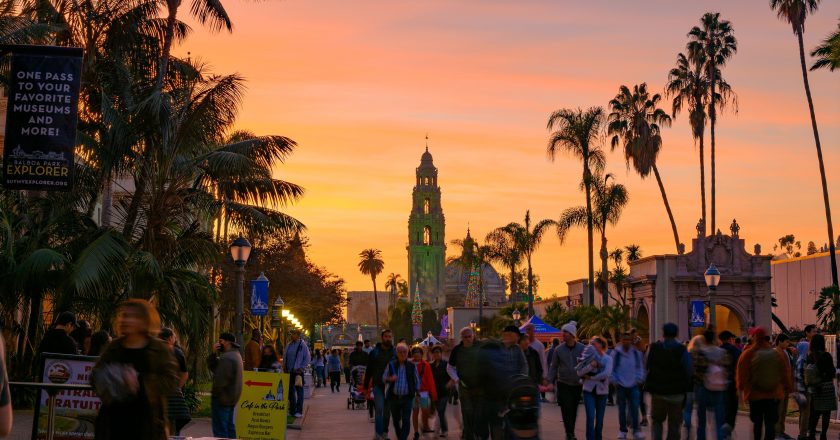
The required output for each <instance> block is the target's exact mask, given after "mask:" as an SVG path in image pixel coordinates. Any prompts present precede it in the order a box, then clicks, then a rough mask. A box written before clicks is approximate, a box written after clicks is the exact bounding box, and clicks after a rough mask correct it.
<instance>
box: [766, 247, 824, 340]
mask: <svg viewBox="0 0 840 440" xmlns="http://www.w3.org/2000/svg"><path fill="white" fill-rule="evenodd" d="M770 271H771V273H772V274H773V280H772V281H771V282H770V286H771V287H770V288H771V290H772V292H773V294H774V295H775V297H776V304H777V307H776V308H774V309H773V312H774V313H775V314H776V316H778V317H779V319H780V320H781V321H782V323H783V324H784V325H785V326H786V327H788V328H791V327H797V328H800V329H802V328H804V327H805V326H806V325H808V324H814V323H816V322H817V312H816V311H814V302H816V301H817V299H818V298H819V297H820V291H821V290H822V289H823V288H824V287H826V286H830V285H831V258H830V255H829V253H828V252H820V253H816V254H813V255H808V256H805V257H799V258H788V259H784V260H776V261H773V262H772V263H771V266H770Z"/></svg>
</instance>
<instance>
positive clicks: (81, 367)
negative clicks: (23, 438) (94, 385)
mask: <svg viewBox="0 0 840 440" xmlns="http://www.w3.org/2000/svg"><path fill="white" fill-rule="evenodd" d="M96 359H97V358H96V357H94V356H79V355H67V354H58V353H44V354H43V368H42V370H41V382H44V383H58V384H79V385H88V384H90V373H91V371H92V370H93V366H94V364H95V363H96ZM40 394H41V395H40V398H39V399H38V402H37V404H36V407H35V418H34V422H33V429H32V431H33V432H32V438H33V439H45V438H47V392H46V391H44V390H42V391H41V393H40ZM100 405H102V401H101V400H99V396H97V395H96V392H95V391H93V390H63V391H60V392H59V393H58V395H57V397H56V401H55V436H54V437H53V438H54V439H55V440H70V439H74V440H78V439H92V438H94V430H93V428H94V422H95V421H96V415H97V414H98V413H99V407H100Z"/></svg>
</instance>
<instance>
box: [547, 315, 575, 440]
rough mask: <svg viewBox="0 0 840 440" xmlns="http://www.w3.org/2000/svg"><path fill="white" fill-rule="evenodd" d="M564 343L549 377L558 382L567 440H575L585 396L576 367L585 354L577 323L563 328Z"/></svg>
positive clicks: (557, 391)
mask: <svg viewBox="0 0 840 440" xmlns="http://www.w3.org/2000/svg"><path fill="white" fill-rule="evenodd" d="M560 330H561V331H562V337H563V343H562V344H560V345H558V346H557V348H555V349H554V355H553V357H552V359H551V366H550V367H549V372H548V377H549V378H551V380H555V381H556V382H557V386H556V388H555V391H554V394H555V395H556V396H557V405H559V406H560V411H561V412H562V414H563V426H564V428H565V430H566V440H574V439H575V422H576V421H577V412H578V406H579V405H580V398H581V396H582V395H583V385H581V383H580V377H578V375H577V370H575V365H577V359H578V358H579V357H580V355H581V354H582V353H583V344H581V343H580V342H578V341H577V323H576V322H575V321H569V322H568V323H567V324H566V325H564V326H563V327H561V329H560Z"/></svg>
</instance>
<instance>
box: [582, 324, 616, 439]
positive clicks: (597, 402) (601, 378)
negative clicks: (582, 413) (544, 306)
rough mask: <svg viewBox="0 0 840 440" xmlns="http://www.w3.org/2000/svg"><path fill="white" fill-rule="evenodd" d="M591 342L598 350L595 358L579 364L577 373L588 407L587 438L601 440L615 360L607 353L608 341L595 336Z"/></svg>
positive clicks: (585, 403)
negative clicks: (581, 382) (581, 381)
mask: <svg viewBox="0 0 840 440" xmlns="http://www.w3.org/2000/svg"><path fill="white" fill-rule="evenodd" d="M589 343H590V344H591V346H592V347H593V348H595V350H596V352H597V353H596V354H595V356H594V357H593V359H592V360H591V361H589V362H587V363H585V364H583V365H579V366H578V367H577V368H576V369H577V374H578V376H580V377H581V378H582V379H583V406H584V408H585V409H586V440H601V438H602V432H603V430H604V411H605V410H606V408H607V395H608V394H609V392H610V376H611V375H612V367H613V361H612V358H611V357H610V356H609V355H607V342H606V341H605V340H603V339H602V338H600V337H598V336H594V337H593V338H592V339H591V340H590V341H589Z"/></svg>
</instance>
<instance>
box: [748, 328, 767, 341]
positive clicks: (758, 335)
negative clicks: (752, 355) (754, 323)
mask: <svg viewBox="0 0 840 440" xmlns="http://www.w3.org/2000/svg"><path fill="white" fill-rule="evenodd" d="M750 337H751V338H753V341H756V342H758V341H761V340H764V339H766V338H767V330H765V329H764V327H760V326H759V327H753V328H751V329H750Z"/></svg>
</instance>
